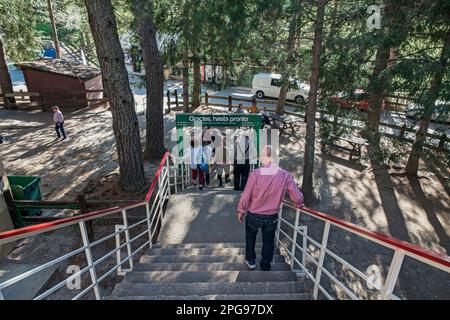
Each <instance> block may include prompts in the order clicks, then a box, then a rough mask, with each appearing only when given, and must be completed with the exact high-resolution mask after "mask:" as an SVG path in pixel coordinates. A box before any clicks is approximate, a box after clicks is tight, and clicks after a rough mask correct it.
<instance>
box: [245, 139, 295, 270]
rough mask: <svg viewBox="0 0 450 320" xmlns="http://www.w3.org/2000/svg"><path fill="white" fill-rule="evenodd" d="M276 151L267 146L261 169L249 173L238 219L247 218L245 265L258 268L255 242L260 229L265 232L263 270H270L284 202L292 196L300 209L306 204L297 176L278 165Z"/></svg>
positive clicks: (263, 152)
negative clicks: (295, 178) (284, 199)
mask: <svg viewBox="0 0 450 320" xmlns="http://www.w3.org/2000/svg"><path fill="white" fill-rule="evenodd" d="M275 152H276V151H275V150H274V148H273V147H271V146H266V147H265V148H264V149H263V151H262V156H261V163H262V165H263V166H262V167H260V168H258V169H256V170H255V171H253V172H252V173H251V174H250V177H249V179H248V181H247V185H246V186H245V189H244V192H243V193H242V195H241V198H240V200H239V205H238V219H239V221H240V222H241V223H243V222H244V216H245V241H246V246H245V264H246V265H247V266H248V267H249V268H250V269H255V268H256V253H255V242H256V235H257V234H258V229H261V232H262V241H263V247H262V252H261V255H262V258H261V261H260V267H261V270H263V271H270V268H271V267H270V264H271V262H272V259H273V251H274V239H275V230H276V228H277V223H278V211H279V209H280V205H281V202H282V201H283V198H284V196H285V194H286V192H288V193H289V196H290V198H291V200H292V201H293V202H294V203H295V204H296V205H297V206H299V207H301V206H302V205H303V194H302V193H301V192H300V190H299V189H298V187H297V185H296V184H295V182H294V177H293V176H292V175H291V174H290V173H289V172H287V171H285V170H283V169H281V168H280V167H278V165H277V164H275V161H273V160H274V159H276V154H275Z"/></svg>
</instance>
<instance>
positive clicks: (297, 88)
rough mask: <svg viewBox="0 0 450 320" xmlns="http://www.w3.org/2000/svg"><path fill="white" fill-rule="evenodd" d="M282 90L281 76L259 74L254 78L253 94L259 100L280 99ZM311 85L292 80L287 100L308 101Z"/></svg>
mask: <svg viewBox="0 0 450 320" xmlns="http://www.w3.org/2000/svg"><path fill="white" fill-rule="evenodd" d="M280 89H281V74H276V73H258V74H256V75H255V76H254V77H253V82H252V94H255V95H256V97H257V98H258V99H263V98H264V97H270V98H278V96H279V95H280ZM308 96H309V85H307V84H304V83H301V82H300V81H298V80H294V79H291V80H290V86H289V90H288V92H287V95H286V99H288V100H294V101H295V102H297V103H305V102H306V101H308Z"/></svg>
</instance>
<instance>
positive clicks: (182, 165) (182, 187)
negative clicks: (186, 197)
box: [181, 161, 187, 190]
mask: <svg viewBox="0 0 450 320" xmlns="http://www.w3.org/2000/svg"><path fill="white" fill-rule="evenodd" d="M186 180H187V179H185V177H184V162H183V161H181V190H184V184H185V181H186Z"/></svg>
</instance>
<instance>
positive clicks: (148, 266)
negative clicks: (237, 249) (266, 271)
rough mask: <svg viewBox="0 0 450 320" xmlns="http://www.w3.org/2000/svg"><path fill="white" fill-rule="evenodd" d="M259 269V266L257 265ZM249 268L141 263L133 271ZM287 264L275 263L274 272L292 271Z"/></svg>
mask: <svg viewBox="0 0 450 320" xmlns="http://www.w3.org/2000/svg"><path fill="white" fill-rule="evenodd" d="M257 268H259V265H257ZM246 270H248V267H247V266H246V265H245V264H244V263H242V262H240V263H220V262H213V263H201V262H200V263H191V262H184V263H139V264H137V265H135V266H134V269H133V271H246ZM290 270H291V269H290V266H289V265H288V264H286V263H273V264H272V271H290Z"/></svg>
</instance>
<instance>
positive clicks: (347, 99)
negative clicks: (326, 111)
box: [332, 89, 386, 111]
mask: <svg viewBox="0 0 450 320" xmlns="http://www.w3.org/2000/svg"><path fill="white" fill-rule="evenodd" d="M332 101H333V102H334V103H336V104H337V105H338V106H339V107H341V108H345V109H352V108H355V109H358V110H360V111H363V110H367V109H369V94H368V93H367V92H366V91H365V90H364V89H356V90H355V92H353V93H351V94H346V93H342V92H341V93H338V94H337V95H336V96H334V97H333V98H332ZM385 108H386V102H385V101H384V99H383V102H382V104H381V110H384V109H385Z"/></svg>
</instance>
